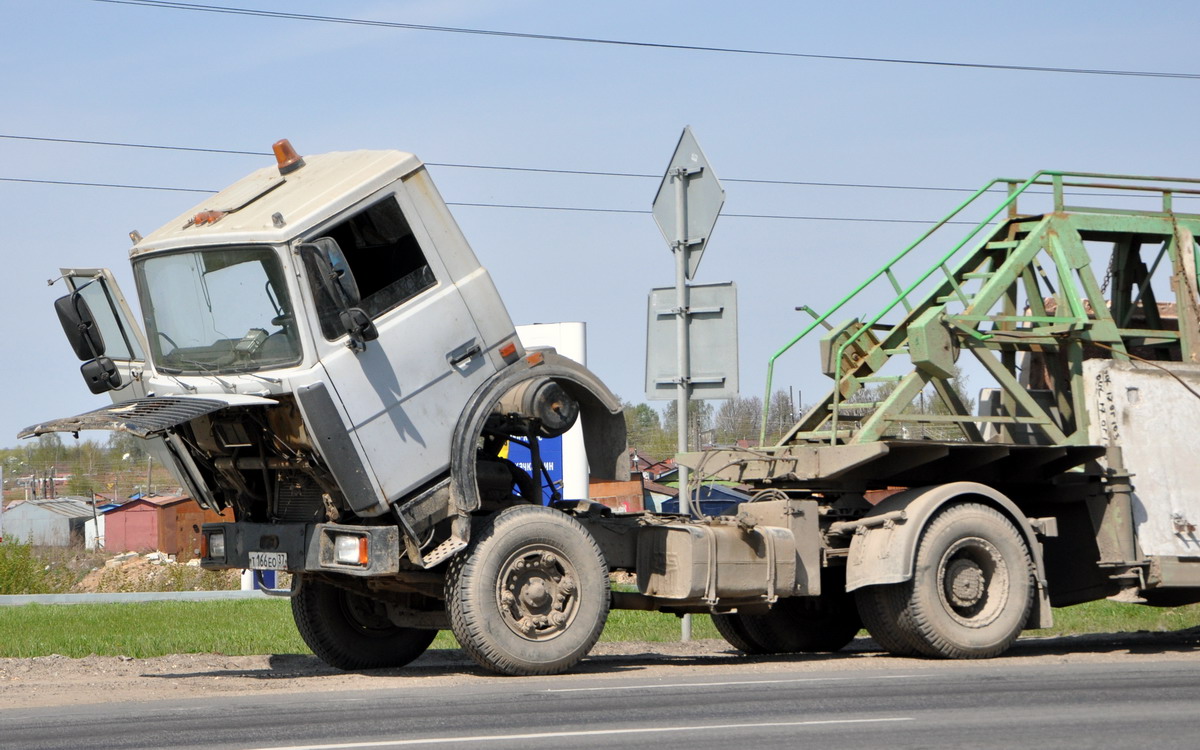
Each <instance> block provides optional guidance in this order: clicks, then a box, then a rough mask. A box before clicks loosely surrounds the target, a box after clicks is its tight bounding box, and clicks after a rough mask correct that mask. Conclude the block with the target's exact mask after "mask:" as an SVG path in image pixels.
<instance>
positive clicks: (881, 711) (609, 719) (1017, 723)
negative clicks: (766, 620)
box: [0, 660, 1200, 750]
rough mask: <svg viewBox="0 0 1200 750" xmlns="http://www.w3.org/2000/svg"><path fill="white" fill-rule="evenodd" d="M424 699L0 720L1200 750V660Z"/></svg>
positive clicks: (312, 740) (435, 691) (213, 742)
mask: <svg viewBox="0 0 1200 750" xmlns="http://www.w3.org/2000/svg"><path fill="white" fill-rule="evenodd" d="M607 671H608V674H605V675H602V676H597V675H595V674H592V675H590V676H567V677H556V678H552V679H534V678H522V679H513V678H484V679H475V680H471V681H469V682H468V683H466V684H459V685H449V686H447V685H442V686H438V687H432V688H423V687H422V685H421V683H422V680H421V679H419V678H417V679H414V680H413V681H412V683H411V686H409V687H406V688H404V689H393V688H389V689H378V690H363V691H355V692H336V693H331V692H318V693H310V694H305V693H291V694H277V695H270V696H249V697H247V696H241V697H212V698H203V699H196V700H190V701H157V702H140V703H139V702H122V703H107V704H97V705H87V706H76V707H69V708H68V707H61V706H60V707H54V708H36V709H7V710H5V709H2V708H0V747H3V748H21V749H22V750H40V749H43V748H44V749H47V750H49V749H50V748H69V749H70V750H80V749H81V748H193V747H194V748H239V749H243V750H244V749H247V748H288V750H299V748H392V747H417V748H422V747H430V748H442V747H466V748H486V749H488V750H490V749H491V748H523V749H525V750H539V749H540V748H556V749H557V748H562V747H564V746H565V747H569V748H571V750H582V749H584V748H601V747H604V748H608V747H629V746H634V747H644V746H654V747H656V748H664V749H665V748H687V749H688V750H700V749H701V748H723V749H728V748H736V747H754V748H771V747H791V748H795V747H822V746H837V747H847V748H888V750H899V749H902V748H1014V747H1037V748H1085V747H1097V748H1133V747H1142V748H1148V747H1152V748H1155V749H1156V750H1160V749H1166V748H1189V750H1190V749H1192V748H1196V747H1198V746H1200V729H1198V728H1197V727H1196V724H1195V717H1196V708H1197V706H1198V705H1200V674H1198V673H1197V670H1196V663H1195V661H1194V660H1191V661H1184V660H1178V661H1174V660H1171V661H1157V662H1146V663H1125V664H1123V663H1121V662H1120V661H1114V662H1106V663H1099V664H1037V665H1011V664H1007V665H996V664H992V663H987V662H980V663H977V664H974V665H972V667H971V668H969V669H964V668H956V669H944V670H943V669H903V668H901V669H895V668H888V669H871V670H865V671H854V672H850V671H847V670H844V669H837V668H836V666H834V667H833V668H830V669H827V670H821V671H815V672H814V671H812V670H807V671H799V670H796V671H791V670H782V671H780V670H775V671H773V672H771V673H769V674H762V673H760V672H756V671H754V670H753V669H749V668H748V669H746V670H744V671H742V670H734V671H727V670H726V671H721V672H720V673H719V674H718V673H714V672H713V671H711V670H706V669H703V668H679V669H677V670H670V672H669V674H666V675H663V674H661V673H660V674H659V675H658V676H655V677H653V678H648V677H645V676H641V675H639V670H638V669H636V667H634V666H631V667H630V668H629V669H626V668H625V667H623V666H622V664H621V663H620V662H617V663H613V664H610V665H609V666H608V668H607Z"/></svg>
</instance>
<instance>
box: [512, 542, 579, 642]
mask: <svg viewBox="0 0 1200 750" xmlns="http://www.w3.org/2000/svg"><path fill="white" fill-rule="evenodd" d="M578 581H579V576H578V575H577V574H576V572H575V566H573V565H572V564H571V561H570V560H569V559H568V558H567V557H566V556H565V555H564V554H563V553H562V551H561V550H559V549H556V548H555V547H552V546H550V545H546V544H531V545H527V546H525V547H522V548H521V549H519V550H517V551H516V552H514V553H513V554H512V555H510V556H509V557H508V559H507V560H505V561H504V564H503V565H502V566H501V568H500V576H499V578H498V583H497V586H496V602H497V604H498V605H499V608H500V615H501V619H503V621H504V624H505V625H506V626H508V628H509V630H511V631H512V632H514V633H516V634H517V635H518V636H520V637H522V638H524V639H526V640H529V641H548V640H550V639H552V638H557V637H558V636H559V635H561V634H562V633H563V632H565V631H566V630H567V629H568V628H569V627H570V626H571V623H572V622H573V621H574V620H575V615H576V613H577V612H578V610H579V584H578Z"/></svg>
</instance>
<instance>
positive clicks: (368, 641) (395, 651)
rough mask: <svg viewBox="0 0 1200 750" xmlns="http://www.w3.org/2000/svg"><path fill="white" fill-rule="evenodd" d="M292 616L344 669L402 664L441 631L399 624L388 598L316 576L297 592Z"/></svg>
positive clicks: (320, 651) (317, 648) (326, 657)
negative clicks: (392, 617) (383, 599)
mask: <svg viewBox="0 0 1200 750" xmlns="http://www.w3.org/2000/svg"><path fill="white" fill-rule="evenodd" d="M292 617H293V618H294V619H295V620H296V628H297V629H298V630H299V631H300V637H301V638H303V639H304V642H305V643H306V644H308V647H309V648H311V649H312V651H313V653H314V654H316V655H317V656H318V657H320V658H321V660H322V661H324V662H325V663H326V664H328V665H330V666H331V667H337V668H338V669H348V670H351V669H381V668H384V667H402V666H404V665H405V664H408V663H409V662H411V661H412V660H413V659H416V658H417V657H418V656H420V655H421V654H423V653H425V649H427V648H429V644H430V643H432V642H433V639H434V638H435V637H436V636H437V631H436V630H421V629H417V628H406V627H401V626H399V625H396V624H395V623H393V622H392V621H391V620H390V619H388V616H387V608H386V606H385V605H384V604H383V603H382V602H379V601H376V600H374V599H371V598H369V597H366V596H363V595H361V594H357V593H355V592H353V591H349V590H347V589H344V588H341V587H338V586H335V585H333V584H331V583H328V582H326V581H322V580H318V579H315V578H311V577H306V578H305V579H304V581H303V582H302V583H301V585H300V590H299V591H298V592H296V595H295V596H294V597H292Z"/></svg>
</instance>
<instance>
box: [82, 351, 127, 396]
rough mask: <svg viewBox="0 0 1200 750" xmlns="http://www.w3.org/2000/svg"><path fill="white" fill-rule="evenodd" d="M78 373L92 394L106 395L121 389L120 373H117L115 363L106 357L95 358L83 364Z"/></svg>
mask: <svg viewBox="0 0 1200 750" xmlns="http://www.w3.org/2000/svg"><path fill="white" fill-rule="evenodd" d="M79 372H81V373H83V379H84V380H85V381H86V382H87V385H88V389H89V390H90V391H91V392H92V393H96V394H100V393H107V392H108V391H111V390H113V389H114V388H120V387H121V373H119V372H117V365H116V363H114V362H113V361H112V360H111V359H109V358H108V357H96V358H95V359H93V360H90V361H88V362H84V363H83V366H82V367H80V368H79Z"/></svg>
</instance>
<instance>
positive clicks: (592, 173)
mask: <svg viewBox="0 0 1200 750" xmlns="http://www.w3.org/2000/svg"><path fill="white" fill-rule="evenodd" d="M0 139H8V140H18V141H39V142H45V143H70V144H77V145H85V146H111V147H117V148H132V149H154V150H161V151H186V152H196V153H206V154H233V155H236V156H267V157H270V156H273V154H272V153H271V152H269V151H244V150H237V149H226V148H204V147H195V146H168V145H163V144H152V143H129V142H126V141H100V140H91V139H83V138H53V137H48V136H33V135H13V134H5V133H0ZM422 163H423V164H424V165H425V166H428V167H439V168H451V169H478V170H492V171H501V172H525V173H533V174H554V175H577V176H585V177H623V178H636V179H652V180H661V179H662V175H655V174H646V173H641V172H606V171H600V170H588V169H551V168H547V167H516V166H509V165H501V164H462V163H455V162H437V161H427V162H422ZM5 179H6V181H8V182H21V181H22V180H17V179H15V178H5ZM30 181H32V182H37V180H30ZM721 181H722V182H735V183H743V184H753V185H785V186H798V187H832V188H855V189H864V190H918V191H933V192H946V193H973V192H975V190H974V189H972V188H960V187H942V186H936V185H882V184H874V183H866V182H819V181H813V180H776V179H763V178H752V177H722V178H721ZM44 182H47V183H51V182H52V181H50V180H45V181H44ZM63 184H72V183H65V182H64V183H63ZM80 184H81V185H87V186H93V187H129V188H130V189H144V190H175V191H180V192H199V193H204V192H216V191H215V190H194V189H190V188H154V187H143V186H121V185H103V184H99V183H80ZM1003 190H1004V188H1002V187H995V188H992V191H993V192H1001V191H1003ZM1026 192H1027V193H1028V194H1029V195H1052V193H1051V192H1050V191H1046V190H1028V191H1026ZM1090 195H1092V196H1094V197H1108V198H1150V197H1154V196H1149V195H1132V196H1131V195H1127V194H1125V193H1090ZM1187 197H1188V196H1177V198H1187Z"/></svg>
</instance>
